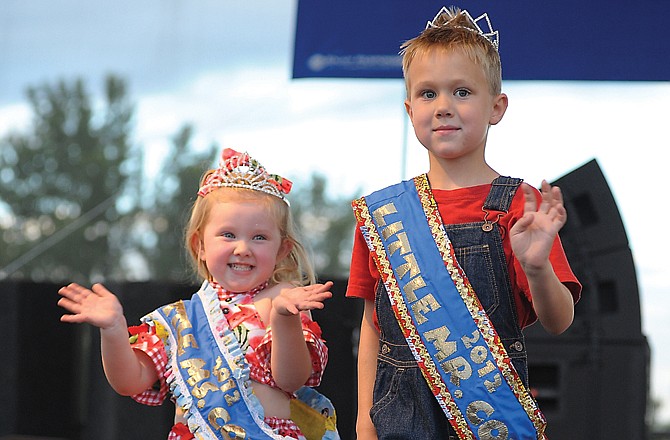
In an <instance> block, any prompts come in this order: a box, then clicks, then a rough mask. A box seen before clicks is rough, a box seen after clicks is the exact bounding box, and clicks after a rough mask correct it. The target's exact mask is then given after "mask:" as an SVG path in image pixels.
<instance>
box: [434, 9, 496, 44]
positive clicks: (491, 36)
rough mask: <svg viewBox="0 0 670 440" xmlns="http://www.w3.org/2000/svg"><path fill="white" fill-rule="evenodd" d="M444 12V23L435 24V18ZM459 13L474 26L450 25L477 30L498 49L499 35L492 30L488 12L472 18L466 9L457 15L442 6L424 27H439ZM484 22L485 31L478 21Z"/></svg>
mask: <svg viewBox="0 0 670 440" xmlns="http://www.w3.org/2000/svg"><path fill="white" fill-rule="evenodd" d="M443 14H446V15H447V16H448V17H450V18H449V20H447V22H446V23H444V24H442V25H435V24H434V23H435V22H437V19H438V18H440V16H441V15H443ZM459 15H465V17H466V18H467V19H468V21H469V22H470V23H471V24H472V25H473V26H474V28H471V27H467V26H460V25H451V26H453V27H457V28H461V29H467V30H469V31H472V32H477V33H478V34H479V35H481V36H483V37H484V38H486V39H487V40H488V41H489V42H490V43H491V45H493V48H494V49H495V50H498V46H499V43H500V36H499V35H498V31H494V30H493V26H491V20H489V16H488V14H487V13H486V12H485V13H483V14H482V15H480V16H479V17H477V18H472V15H470V13H469V12H468V11H467V10H465V9H464V10H462V11H460V12H459V13H458V15H453V12H452V11H451V10H450V9H449V8H447V7H446V6H442V9H440V12H438V13H437V14H436V15H435V17H433V19H432V20H430V21H428V22H427V23H426V29H428V28H439V27H442V26H446V25H448V24H449V23H451V22H452V21H453V20H454V19H455V18H456V17H458V16H459ZM482 21H483V22H485V23H486V31H484V30H483V29H482V28H481V26H480V25H479V23H480V22H482Z"/></svg>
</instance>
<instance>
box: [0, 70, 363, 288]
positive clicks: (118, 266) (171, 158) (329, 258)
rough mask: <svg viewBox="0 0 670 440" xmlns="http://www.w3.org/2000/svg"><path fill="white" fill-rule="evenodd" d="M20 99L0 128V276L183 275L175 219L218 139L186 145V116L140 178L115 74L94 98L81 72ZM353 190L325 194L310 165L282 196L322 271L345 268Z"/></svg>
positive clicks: (212, 159)
mask: <svg viewBox="0 0 670 440" xmlns="http://www.w3.org/2000/svg"><path fill="white" fill-rule="evenodd" d="M28 99H29V102H30V106H31V108H32V112H33V114H34V118H33V121H32V125H31V126H30V127H29V128H28V129H27V130H26V132H25V133H12V134H9V135H7V136H6V137H5V138H2V139H0V280H1V279H4V278H7V277H11V278H14V279H30V280H33V281H43V280H44V281H58V282H63V281H78V282H82V283H85V284H87V283H90V282H92V281H97V280H101V279H103V278H104V279H111V280H115V281H136V280H144V279H154V280H166V281H178V282H183V281H186V280H188V279H189V277H190V275H192V271H191V270H190V267H189V262H188V260H187V258H185V256H186V253H185V250H184V245H183V229H184V226H185V224H186V221H187V217H188V214H189V212H190V207H191V206H192V204H193V202H194V200H195V197H196V192H197V188H198V184H199V182H200V178H201V176H202V174H203V171H204V170H205V169H208V168H211V167H212V166H214V165H216V159H217V157H218V154H219V152H220V148H218V147H217V146H216V145H212V146H211V147H210V148H209V149H207V150H206V151H200V152H198V151H196V149H195V148H193V146H192V145H191V139H192V137H193V129H192V127H190V126H188V125H185V126H184V127H182V128H181V129H180V130H179V132H178V133H177V134H176V135H175V136H174V138H173V139H172V146H171V147H170V149H169V151H167V152H166V153H165V154H164V155H163V157H161V158H160V161H161V163H160V164H159V170H158V172H157V174H156V176H150V177H147V176H146V173H145V169H144V168H145V167H144V164H143V154H142V148H140V147H139V146H136V145H133V143H132V133H133V126H132V123H133V116H134V109H133V105H132V103H131V102H130V99H129V97H128V95H127V90H126V85H125V83H124V81H123V80H121V79H120V78H118V77H114V76H110V77H108V78H107V79H106V82H105V86H104V96H103V98H102V99H99V100H98V101H100V102H97V103H96V104H95V105H94V104H93V103H92V101H91V97H90V96H89V94H88V91H87V90H86V87H85V85H84V83H83V81H81V80H78V81H74V82H72V83H68V82H66V81H60V82H58V83H56V84H53V85H50V84H46V85H42V86H39V87H35V88H30V89H29V91H28ZM352 198H353V197H339V198H337V197H331V196H329V195H328V193H327V181H326V179H325V177H323V176H319V175H313V176H311V181H310V182H308V183H306V184H304V185H302V186H301V185H296V188H295V189H294V191H293V192H292V194H291V196H290V199H291V203H292V209H293V212H294V215H295V218H296V221H297V223H298V226H299V228H300V230H301V231H302V232H303V236H304V240H303V241H304V242H305V244H306V246H307V248H308V249H310V250H311V251H312V253H313V256H314V260H315V267H316V270H317V273H318V274H320V275H322V278H324V277H346V276H347V275H348V267H349V258H350V252H351V243H352V237H353V229H354V219H353V214H352V213H351V209H350V200H351V199H352ZM191 279H192V278H191Z"/></svg>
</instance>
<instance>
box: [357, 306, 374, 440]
mask: <svg viewBox="0 0 670 440" xmlns="http://www.w3.org/2000/svg"><path fill="white" fill-rule="evenodd" d="M374 304H375V303H374V301H369V300H365V308H364V311H363V319H362V320H361V333H360V339H359V342H358V417H357V420H356V434H357V438H358V439H359V440H376V439H377V432H376V430H375V427H374V425H373V424H372V420H371V419H370V409H371V408H372V393H373V388H374V384H375V375H376V372H377V352H378V351H379V332H378V331H377V329H376V327H375V325H374V322H373V314H374Z"/></svg>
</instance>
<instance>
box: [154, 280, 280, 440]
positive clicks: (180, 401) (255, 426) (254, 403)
mask: <svg viewBox="0 0 670 440" xmlns="http://www.w3.org/2000/svg"><path fill="white" fill-rule="evenodd" d="M208 290H209V292H208ZM208 293H209V294H208ZM150 317H151V319H153V320H154V321H156V322H158V323H160V324H161V326H162V327H164V328H165V330H166V331H167V338H166V339H167V340H166V343H165V348H166V351H167V353H168V357H169V359H170V368H169V376H168V383H169V386H170V390H171V392H172V394H173V396H174V397H175V399H176V404H177V405H178V406H179V407H180V408H181V409H182V410H184V411H185V416H186V421H187V423H188V426H189V429H190V431H191V432H192V433H193V435H194V436H195V438H196V439H226V440H227V439H233V438H235V439H237V438H240V439H251V438H253V439H257V438H258V439H285V438H288V437H283V436H280V435H277V434H275V433H274V432H273V431H272V430H271V429H270V427H269V426H268V425H267V424H266V423H265V422H264V421H263V408H262V406H261V405H260V402H259V401H258V398H256V397H255V396H254V395H253V394H252V391H251V386H250V384H249V368H248V366H247V364H246V361H245V359H244V354H243V353H242V351H241V349H240V346H239V342H238V341H237V338H236V337H235V335H234V334H233V332H232V331H231V330H230V328H229V327H228V325H227V321H226V320H225V317H224V316H223V313H222V312H221V307H220V305H219V301H218V297H217V295H216V293H215V292H214V290H213V289H212V288H211V287H209V286H208V285H207V284H204V285H203V288H202V289H200V291H199V292H198V293H196V294H195V295H193V297H192V298H191V300H190V301H178V302H176V303H173V304H169V305H167V306H164V307H161V308H159V309H158V310H156V311H155V312H153V313H152V314H151V315H150ZM233 421H234V423H233Z"/></svg>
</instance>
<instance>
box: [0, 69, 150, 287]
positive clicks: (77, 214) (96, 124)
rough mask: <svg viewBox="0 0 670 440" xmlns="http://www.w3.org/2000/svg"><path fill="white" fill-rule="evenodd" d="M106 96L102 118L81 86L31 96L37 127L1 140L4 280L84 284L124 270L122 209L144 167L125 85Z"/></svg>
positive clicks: (114, 85)
mask: <svg viewBox="0 0 670 440" xmlns="http://www.w3.org/2000/svg"><path fill="white" fill-rule="evenodd" d="M104 92H105V93H104V98H103V100H102V101H103V102H102V103H101V104H100V106H101V109H100V110H99V111H95V110H94V108H93V106H92V103H91V100H90V98H89V95H88V92H87V90H86V88H85V86H84V83H83V82H82V81H75V82H74V83H72V84H68V83H66V82H65V81H61V82H58V83H57V84H55V85H48V84H47V85H43V86H40V87H35V88H30V89H29V90H28V99H29V102H30V106H31V108H32V111H33V122H32V127H31V128H30V130H29V131H28V132H27V133H25V134H16V133H12V134H10V135H8V136H7V137H6V138H4V139H1V140H0V182H1V184H2V189H1V192H0V200H1V201H2V202H3V213H2V216H3V217H2V218H3V221H2V223H1V224H0V227H1V228H2V229H1V230H0V233H2V242H3V243H2V253H1V254H0V268H5V270H6V271H9V272H12V273H6V274H5V275H13V276H14V277H21V278H31V279H33V280H48V279H51V280H53V279H65V278H69V279H78V280H84V279H89V278H91V277H95V276H96V275H99V274H106V273H111V272H114V270H115V269H116V268H117V267H116V266H117V261H118V260H119V255H120V254H121V253H122V252H123V249H122V248H121V246H120V243H117V242H115V241H114V240H112V239H111V237H114V236H124V233H123V231H121V230H120V229H122V228H123V225H122V224H120V223H119V216H120V215H121V214H122V213H121V212H120V210H119V205H120V203H119V201H120V199H121V198H122V197H123V196H124V195H125V194H124V191H125V190H127V186H128V184H129V182H132V181H133V180H137V179H139V177H138V173H140V172H141V161H140V160H138V158H137V157H132V154H133V150H132V148H131V145H130V144H129V135H130V133H131V130H130V125H131V117H132V114H133V108H132V105H131V103H130V102H129V100H128V98H127V94H126V86H125V84H124V82H123V81H121V80H120V79H118V78H116V77H109V78H107V80H106V82H105V91H104ZM130 195H131V196H132V194H130ZM131 206H132V203H131ZM77 225H79V226H80V227H79V228H78V229H77V230H74V229H75V228H76V226H77ZM47 249H48V251H47ZM14 269H16V270H14Z"/></svg>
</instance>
